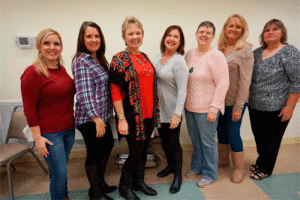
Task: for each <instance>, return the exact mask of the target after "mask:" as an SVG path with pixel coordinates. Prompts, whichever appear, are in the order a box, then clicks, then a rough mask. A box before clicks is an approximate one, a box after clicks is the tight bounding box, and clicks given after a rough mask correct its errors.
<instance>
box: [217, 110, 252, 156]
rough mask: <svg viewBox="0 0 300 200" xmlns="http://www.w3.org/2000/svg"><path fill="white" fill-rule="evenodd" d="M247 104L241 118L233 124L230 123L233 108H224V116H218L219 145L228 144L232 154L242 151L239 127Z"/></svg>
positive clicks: (232, 122)
mask: <svg viewBox="0 0 300 200" xmlns="http://www.w3.org/2000/svg"><path fill="white" fill-rule="evenodd" d="M246 107H247V104H244V107H243V110H242V114H241V118H240V119H239V120H238V121H236V122H234V121H232V109H233V106H225V113H224V115H220V116H219V121H218V128H217V131H218V132H217V136H218V142H219V143H220V144H230V147H231V150H232V151H234V152H242V151H243V141H242V138H241V132H240V129H241V125H242V119H243V116H244V113H245V109H246Z"/></svg>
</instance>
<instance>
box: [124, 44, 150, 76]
mask: <svg viewBox="0 0 300 200" xmlns="http://www.w3.org/2000/svg"><path fill="white" fill-rule="evenodd" d="M126 51H127V52H128V53H129V54H130V55H132V57H133V58H134V59H135V60H136V62H138V63H139V64H140V65H142V66H144V65H145V64H146V63H147V60H146V58H145V56H144V55H143V54H141V55H142V60H140V59H139V58H138V57H137V56H136V55H133V54H132V53H131V52H130V51H129V49H128V48H126ZM139 53H140V52H139ZM144 73H145V74H146V76H147V77H149V76H150V75H151V73H152V70H151V67H150V65H148V72H147V71H146V69H145V68H144Z"/></svg>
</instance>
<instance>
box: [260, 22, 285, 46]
mask: <svg viewBox="0 0 300 200" xmlns="http://www.w3.org/2000/svg"><path fill="white" fill-rule="evenodd" d="M282 36H283V32H282V30H281V29H280V28H279V27H278V26H276V25H275V24H271V25H270V26H268V27H267V28H266V29H265V31H264V35H263V37H264V41H265V43H266V44H268V43H277V42H279V43H280V42H281V41H280V40H281V38H282Z"/></svg>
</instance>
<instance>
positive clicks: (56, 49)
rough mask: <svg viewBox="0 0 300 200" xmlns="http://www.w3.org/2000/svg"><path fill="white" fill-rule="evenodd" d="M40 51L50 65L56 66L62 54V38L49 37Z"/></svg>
mask: <svg viewBox="0 0 300 200" xmlns="http://www.w3.org/2000/svg"><path fill="white" fill-rule="evenodd" d="M39 51H40V52H41V54H42V56H43V58H44V59H45V61H46V62H47V63H48V64H53V63H54V64H56V62H57V60H58V59H59V58H60V56H61V52H62V44H61V40H60V38H59V37H58V36H57V35H56V34H51V35H48V36H47V37H46V38H45V39H44V41H43V42H42V44H41V46H40V48H39Z"/></svg>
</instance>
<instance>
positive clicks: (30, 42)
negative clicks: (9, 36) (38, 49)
mask: <svg viewBox="0 0 300 200" xmlns="http://www.w3.org/2000/svg"><path fill="white" fill-rule="evenodd" d="M16 46H17V47H19V48H20V49H31V48H32V47H34V46H35V37H34V36H28V35H18V36H16Z"/></svg>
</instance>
